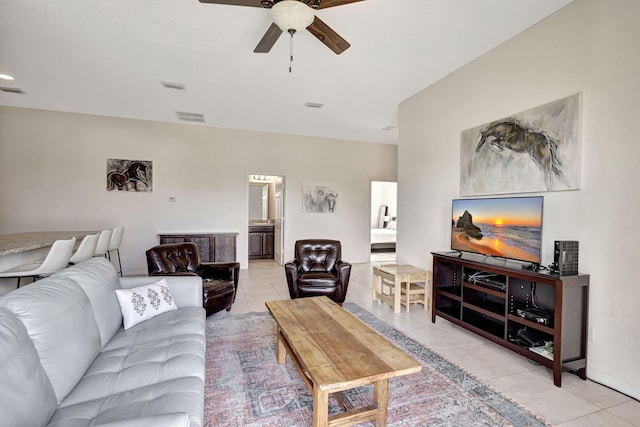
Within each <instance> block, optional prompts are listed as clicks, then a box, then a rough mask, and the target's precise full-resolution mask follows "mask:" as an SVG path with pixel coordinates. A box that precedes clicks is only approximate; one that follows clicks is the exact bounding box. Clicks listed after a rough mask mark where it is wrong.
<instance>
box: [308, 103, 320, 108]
mask: <svg viewBox="0 0 640 427" xmlns="http://www.w3.org/2000/svg"><path fill="white" fill-rule="evenodd" d="M304 106H305V107H308V108H322V107H324V104H319V103H317V102H305V103H304Z"/></svg>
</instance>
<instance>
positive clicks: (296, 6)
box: [271, 0, 315, 32]
mask: <svg viewBox="0 0 640 427" xmlns="http://www.w3.org/2000/svg"><path fill="white" fill-rule="evenodd" d="M271 18H272V19H273V22H274V23H275V24H276V25H277V26H278V27H279V28H280V29H281V30H282V31H284V32H290V30H294V31H302V30H304V29H305V28H307V27H308V26H309V25H311V24H312V23H313V20H314V18H315V15H314V13H313V9H311V8H310V7H309V6H307V5H306V4H304V3H302V2H300V1H298V0H281V1H279V2H278V3H276V4H274V5H273V7H272V8H271Z"/></svg>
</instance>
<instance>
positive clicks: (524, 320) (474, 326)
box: [431, 252, 589, 387]
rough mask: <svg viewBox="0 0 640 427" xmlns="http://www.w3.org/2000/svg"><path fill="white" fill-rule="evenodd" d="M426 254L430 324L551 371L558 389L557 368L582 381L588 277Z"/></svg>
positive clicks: (499, 261)
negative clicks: (445, 325)
mask: <svg viewBox="0 0 640 427" xmlns="http://www.w3.org/2000/svg"><path fill="white" fill-rule="evenodd" d="M432 255H433V289H432V293H431V295H432V298H431V304H432V307H431V321H432V322H433V323H435V321H436V316H440V317H442V318H443V319H447V320H449V321H450V322H453V323H455V324H457V325H459V326H462V327H463V328H465V329H468V330H469V331H471V332H474V333H476V334H478V335H481V336H483V337H485V338H487V339H489V340H491V341H493V342H495V343H497V344H500V345H502V346H504V347H506V348H508V349H510V350H513V351H515V352H517V353H520V354H522V355H524V356H525V357H527V358H529V359H531V360H533V361H535V362H538V363H540V364H542V365H544V366H547V367H549V368H551V369H552V370H553V383H554V384H555V385H556V386H558V387H560V386H561V381H562V380H561V378H562V377H561V375H562V371H563V370H569V371H572V372H575V373H577V374H578V375H579V376H580V378H582V379H586V378H587V377H586V346H587V309H588V290H589V276H588V275H585V274H578V275H576V276H556V275H552V274H547V273H541V272H535V271H531V270H524V269H522V268H521V264H520V263H517V262H515V261H507V260H505V259H502V258H490V257H485V256H482V255H476V254H466V253H465V254H459V253H453V252H433V253H432ZM551 347H552V348H553V350H552V351H553V353H549V352H548V351H546V350H545V348H546V349H547V350H548V349H549V348H551Z"/></svg>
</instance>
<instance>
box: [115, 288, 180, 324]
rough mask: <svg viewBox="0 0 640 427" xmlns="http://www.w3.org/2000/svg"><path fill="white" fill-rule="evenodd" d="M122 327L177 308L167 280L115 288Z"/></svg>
mask: <svg viewBox="0 0 640 427" xmlns="http://www.w3.org/2000/svg"><path fill="white" fill-rule="evenodd" d="M116 296H117V297H118V302H119V303H120V310H121V311H122V319H123V321H124V328H125V329H129V328H130V327H132V326H134V325H137V324H138V323H140V322H144V321H145V320H149V319H151V318H153V317H156V316H157V315H159V314H162V313H166V312H167V311H174V310H177V309H178V307H177V306H176V303H175V301H174V300H173V297H172V296H171V292H169V285H167V280H166V279H162V280H160V281H158V282H156V283H152V284H150V285H144V286H138V287H137V288H131V289H116Z"/></svg>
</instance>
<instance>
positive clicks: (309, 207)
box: [302, 187, 338, 213]
mask: <svg viewBox="0 0 640 427" xmlns="http://www.w3.org/2000/svg"><path fill="white" fill-rule="evenodd" d="M337 201H338V192H337V191H335V190H334V189H331V188H327V187H303V201H302V203H303V212H331V213H333V212H336V204H337Z"/></svg>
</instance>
